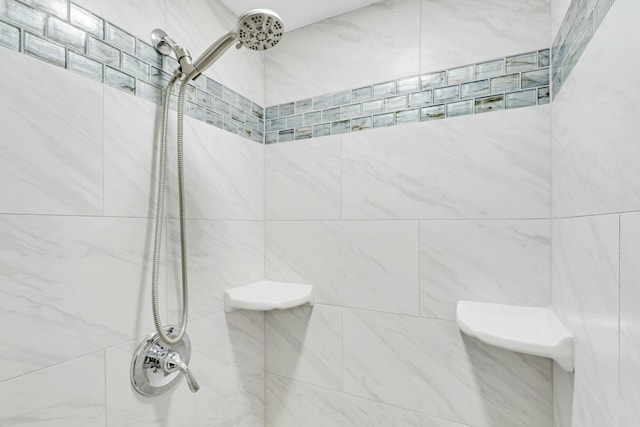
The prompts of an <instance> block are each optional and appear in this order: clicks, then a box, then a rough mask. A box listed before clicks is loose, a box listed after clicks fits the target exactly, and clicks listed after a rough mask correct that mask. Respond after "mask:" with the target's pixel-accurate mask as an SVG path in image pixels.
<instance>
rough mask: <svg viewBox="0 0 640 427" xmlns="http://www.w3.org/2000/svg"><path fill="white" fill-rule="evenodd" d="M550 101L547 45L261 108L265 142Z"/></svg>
mask: <svg viewBox="0 0 640 427" xmlns="http://www.w3.org/2000/svg"><path fill="white" fill-rule="evenodd" d="M547 103H549V49H542V50H537V51H533V52H527V53H523V54H519V55H513V56H507V57H504V58H498V59H494V60H491V61H484V62H481V63H477V64H470V65H465V66H462V67H456V68H451V69H448V70H443V71H438V72H434V73H428V74H423V75H420V76H412V77H407V78H402V79H398V80H392V81H388V82H384V83H377V84H373V85H370V86H363V87H360V88H356V89H351V90H345V91H342V92H337V93H333V94H329V95H322V96H318V97H315V98H308V99H302V100H298V101H295V102H288V103H285V104H280V105H274V106H271V107H268V108H266V110H265V119H266V128H265V143H266V144H272V143H277V142H286V141H293V140H300V139H309V138H314V137H319V136H326V135H336V134H341V133H347V132H356V131H361V130H364V129H371V128H378V127H386V126H395V125H400V124H403V123H414V122H421V121H429V120H437V119H444V118H447V117H457V116H464V115H469V114H480V113H486V112H490V111H498V110H504V109H511V108H521V107H529V106H533V105H540V104H547Z"/></svg>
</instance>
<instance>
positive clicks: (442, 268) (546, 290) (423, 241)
mask: <svg viewBox="0 0 640 427" xmlns="http://www.w3.org/2000/svg"><path fill="white" fill-rule="evenodd" d="M550 275H551V224H550V221H549V220H510V221H509V220H503V221H494V220H484V221H421V222H420V314H421V315H422V316H427V317H436V318H439V319H448V320H455V318H456V303H457V302H458V300H473V301H487V302H495V303H502V304H516V305H533V306H543V305H549V304H550V303H551V280H550Z"/></svg>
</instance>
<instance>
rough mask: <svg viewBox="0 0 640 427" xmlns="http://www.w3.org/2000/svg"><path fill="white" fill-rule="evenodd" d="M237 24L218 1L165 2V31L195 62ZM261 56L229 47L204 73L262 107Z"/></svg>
mask: <svg viewBox="0 0 640 427" xmlns="http://www.w3.org/2000/svg"><path fill="white" fill-rule="evenodd" d="M276 12H277V11H276ZM237 23H238V18H237V17H236V16H235V15H234V14H233V13H232V12H231V11H230V10H229V9H227V8H226V7H225V6H224V5H223V4H222V3H221V2H220V1H219V0H182V1H179V2H178V1H167V32H168V33H169V34H170V35H171V37H173V38H174V39H175V40H176V41H177V42H178V43H180V44H181V45H182V46H184V47H185V48H187V49H189V51H190V52H191V56H192V57H193V59H194V60H195V59H196V58H198V57H199V56H200V55H201V54H202V52H204V51H205V49H207V48H208V47H209V46H210V45H212V44H213V43H214V42H215V41H217V40H218V39H219V38H220V37H222V36H223V35H225V34H226V33H228V32H229V31H232V30H235V28H236V25H237ZM285 25H286V23H285ZM285 28H286V27H285ZM263 55H264V54H263V53H262V52H256V51H252V50H249V49H246V48H241V49H236V48H235V47H233V46H232V47H231V48H230V49H229V50H228V51H227V52H226V53H225V54H224V55H223V56H222V57H221V58H220V59H219V60H218V61H217V62H216V63H215V64H213V66H212V67H211V68H209V69H208V70H207V71H206V72H205V74H206V75H208V76H210V77H211V78H213V79H215V80H216V81H218V82H220V83H222V84H223V85H225V86H228V87H229V88H231V89H233V90H234V91H236V92H238V93H240V94H242V95H244V96H245V97H247V98H249V99H251V100H252V101H253V102H256V103H257V104H259V105H264V56H263Z"/></svg>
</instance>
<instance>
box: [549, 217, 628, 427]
mask: <svg viewBox="0 0 640 427" xmlns="http://www.w3.org/2000/svg"><path fill="white" fill-rule="evenodd" d="M618 233H619V218H618V215H605V216H593V217H582V218H567V219H558V220H554V222H553V242H552V244H553V259H552V264H553V286H552V294H553V296H552V301H553V307H554V310H555V311H556V313H558V315H559V316H560V318H561V319H562V320H563V321H564V323H565V324H566V325H567V326H568V327H569V329H570V330H572V332H573V334H574V336H575V344H574V347H575V370H576V375H575V378H576V384H577V382H578V380H580V381H582V382H583V383H584V384H585V385H586V386H587V387H588V388H589V389H590V390H591V392H592V393H593V394H594V397H595V399H596V400H597V401H598V402H600V404H601V405H602V406H603V407H604V410H605V411H606V412H607V414H608V415H609V416H610V417H611V418H612V419H613V420H614V421H615V420H617V413H618V395H619V393H618V317H619V295H620V294H619V282H618V281H619V274H618V260H619V255H618V252H619V251H618V245H619V239H618ZM576 387H577V385H576ZM576 393H577V391H576ZM575 399H576V398H574V401H575ZM574 407H575V403H574ZM573 423H574V425H576V424H575V423H576V419H575V417H574V420H573ZM578 425H579V424H578Z"/></svg>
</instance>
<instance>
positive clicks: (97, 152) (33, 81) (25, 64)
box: [0, 48, 103, 215]
mask: <svg viewBox="0 0 640 427" xmlns="http://www.w3.org/2000/svg"><path fill="white" fill-rule="evenodd" d="M0 58H1V62H2V63H4V64H11V65H10V66H8V65H7V66H6V67H4V70H3V75H2V79H0V92H1V93H2V97H1V98H0V128H2V132H3V135H2V140H1V141H0V147H2V156H0V212H11V213H37V214H70V215H100V214H102V120H103V108H102V85H101V84H99V83H96V82H93V81H90V80H88V79H83V78H78V76H76V75H74V74H72V73H68V72H66V71H65V70H62V69H58V68H56V67H54V66H51V65H49V64H47V63H44V62H42V61H38V60H36V59H33V58H29V57H28V56H26V55H22V54H19V53H16V52H13V51H10V50H9V49H4V48H2V49H1V50H0ZM45 99H46V102H43V100H45Z"/></svg>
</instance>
